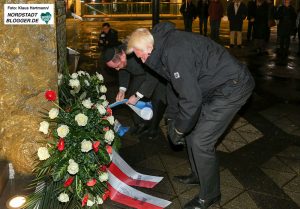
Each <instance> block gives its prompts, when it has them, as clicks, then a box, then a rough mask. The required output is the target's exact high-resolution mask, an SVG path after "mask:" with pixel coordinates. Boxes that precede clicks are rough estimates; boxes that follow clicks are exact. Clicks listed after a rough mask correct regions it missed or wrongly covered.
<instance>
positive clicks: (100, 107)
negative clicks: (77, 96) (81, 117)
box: [97, 104, 106, 115]
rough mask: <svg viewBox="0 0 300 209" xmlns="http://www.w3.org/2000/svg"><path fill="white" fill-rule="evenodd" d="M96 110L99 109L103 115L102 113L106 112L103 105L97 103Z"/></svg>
mask: <svg viewBox="0 0 300 209" xmlns="http://www.w3.org/2000/svg"><path fill="white" fill-rule="evenodd" d="M97 110H98V111H99V113H100V114H101V115H104V114H105V113H106V109H105V107H103V106H102V105H100V104H97Z"/></svg>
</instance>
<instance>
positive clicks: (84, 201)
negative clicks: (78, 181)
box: [81, 194, 89, 207]
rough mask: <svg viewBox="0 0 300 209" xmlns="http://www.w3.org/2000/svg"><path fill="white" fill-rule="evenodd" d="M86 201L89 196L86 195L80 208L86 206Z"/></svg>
mask: <svg viewBox="0 0 300 209" xmlns="http://www.w3.org/2000/svg"><path fill="white" fill-rule="evenodd" d="M88 199H89V195H87V194H86V195H85V196H84V197H83V199H82V202H81V206H82V207H83V206H85V205H86V203H87V201H88Z"/></svg>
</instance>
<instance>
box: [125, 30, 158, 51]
mask: <svg viewBox="0 0 300 209" xmlns="http://www.w3.org/2000/svg"><path fill="white" fill-rule="evenodd" d="M150 45H151V46H153V45H154V38H153V36H152V34H151V32H150V31H149V30H148V29H147V28H138V29H136V30H135V31H133V32H132V33H131V35H130V36H129V37H128V38H127V51H126V52H127V54H130V53H132V52H133V49H134V48H135V49H139V50H141V51H144V52H145V51H147V47H148V46H150Z"/></svg>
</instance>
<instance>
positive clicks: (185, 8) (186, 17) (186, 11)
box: [180, 0, 197, 32]
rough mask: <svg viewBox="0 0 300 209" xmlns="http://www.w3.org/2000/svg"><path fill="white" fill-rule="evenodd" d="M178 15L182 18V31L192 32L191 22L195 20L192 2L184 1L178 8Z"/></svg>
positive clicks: (194, 9) (189, 0)
mask: <svg viewBox="0 0 300 209" xmlns="http://www.w3.org/2000/svg"><path fill="white" fill-rule="evenodd" d="M180 13H181V14H182V16H183V21H184V30H185V31H188V32H192V26H193V21H194V19H195V18H196V15H197V14H196V7H195V5H194V4H193V2H192V0H185V2H184V3H183V4H182V5H181V7H180Z"/></svg>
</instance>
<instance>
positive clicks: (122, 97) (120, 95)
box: [116, 90, 125, 102]
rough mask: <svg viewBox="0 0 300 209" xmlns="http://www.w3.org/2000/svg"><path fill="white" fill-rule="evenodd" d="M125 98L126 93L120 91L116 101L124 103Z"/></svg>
mask: <svg viewBox="0 0 300 209" xmlns="http://www.w3.org/2000/svg"><path fill="white" fill-rule="evenodd" d="M124 98H125V91H122V90H119V92H118V94H117V96H116V101H117V102H119V101H122V100H123V99H124Z"/></svg>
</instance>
